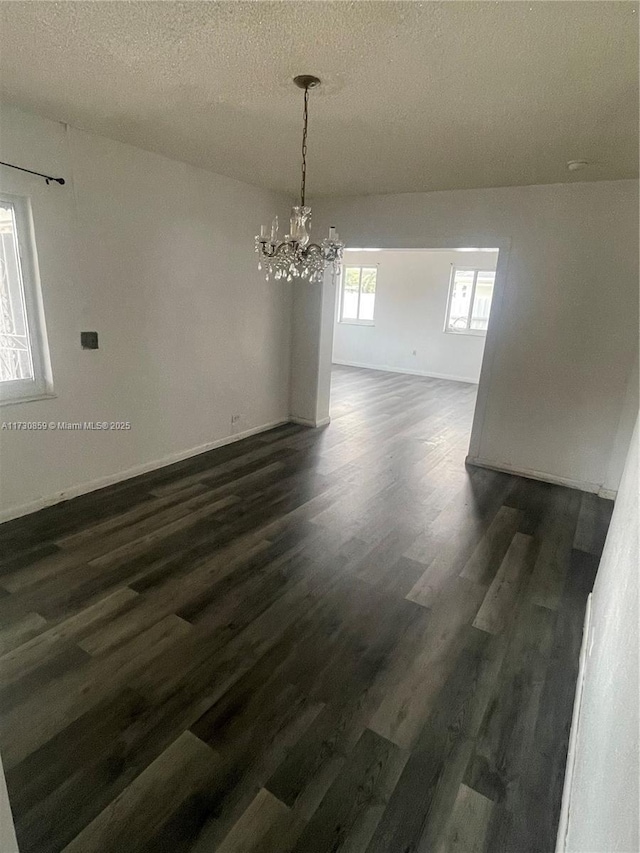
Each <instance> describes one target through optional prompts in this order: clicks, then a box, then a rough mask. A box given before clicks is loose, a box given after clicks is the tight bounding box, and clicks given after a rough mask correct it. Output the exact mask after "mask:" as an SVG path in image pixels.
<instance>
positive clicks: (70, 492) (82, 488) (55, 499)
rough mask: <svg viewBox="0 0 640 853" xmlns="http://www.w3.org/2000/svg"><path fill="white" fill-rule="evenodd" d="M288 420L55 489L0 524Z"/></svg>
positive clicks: (3, 516)
mask: <svg viewBox="0 0 640 853" xmlns="http://www.w3.org/2000/svg"><path fill="white" fill-rule="evenodd" d="M286 423H289V418H285V419H283V420H279V421H273V423H269V424H262V425H261V426H257V427H252V429H247V430H244V431H243V432H239V433H236V434H235V435H228V436H225V437H224V438H218V439H216V440H215V441H208V442H206V444H200V445H199V446H198V447H192V448H190V449H189V450H181V451H179V452H178V453H172V454H170V455H169V456H165V457H164V458H162V459H157V460H154V461H153V462H145V463H143V464H142V465H135V466H134V467H133V468H127V470H125V471H118V473H116V474H109V475H107V476H106V477H99V478H98V479H96V480H90V481H89V482H86V483H80V484H79V485H77V486H70V487H69V488H68V489H65V490H64V491H62V492H55V493H54V494H53V495H48V496H47V497H43V498H38V499H37V500H35V501H31V502H30V503H28V504H22V506H17V507H11V508H10V509H6V510H4V511H2V512H0V523H2V522H4V521H11V519H13V518H20V517H21V516H23V515H29V514H30V513H32V512H37V511H38V510H40V509H45V507H48V506H53V505H54V504H57V503H61V502H62V501H68V500H71V498H77V497H79V496H80V495H86V494H88V493H89V492H95V491H97V490H98V489H104V488H105V487H106V486H113V485H114V484H115V483H120V482H121V481H123V480H130V479H131V478H132V477H138V476H140V474H146V473H147V472H149V471H155V470H156V469H158V468H164V467H165V466H167V465H172V464H173V463H174V462H181V461H182V460H183V459H189V458H190V457H191V456H198V455H199V454H200V453H206V452H207V450H215V448H216V447H223V446H224V445H226V444H233V442H235V441H241V440H242V439H243V438H249V437H250V436H252V435H257V434H258V433H260V432H266V431H267V430H270V429H274V428H275V427H277V426H282V424H286Z"/></svg>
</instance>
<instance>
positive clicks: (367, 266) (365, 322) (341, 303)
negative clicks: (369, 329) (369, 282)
mask: <svg viewBox="0 0 640 853" xmlns="http://www.w3.org/2000/svg"><path fill="white" fill-rule="evenodd" d="M348 269H351V270H360V275H359V277H358V314H359V313H360V297H361V296H362V270H375V272H376V290H375V293H374V300H373V319H372V320H360V319H357V318H353V317H346V318H345V317H343V313H344V290H345V284H346V281H347V270H348ZM341 272H342V275H341V277H340V279H341V280H340V299H339V300H338V323H344V324H345V325H347V326H375V324H376V322H375V315H376V299H375V297H376V296H377V295H378V264H343V265H342V271H341Z"/></svg>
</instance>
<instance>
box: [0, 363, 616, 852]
mask: <svg viewBox="0 0 640 853" xmlns="http://www.w3.org/2000/svg"><path fill="white" fill-rule="evenodd" d="M474 401H475V387H474V386H471V385H464V384H458V383H453V382H446V381H440V380H435V379H426V378H419V377H413V376H401V375H395V374H388V373H380V372H374V371H364V370H355V369H349V368H336V369H335V372H334V379H333V419H332V422H331V425H330V426H329V427H327V428H325V429H322V430H310V429H305V428H303V427H299V426H294V425H287V426H283V427H280V428H278V429H275V430H272V431H271V432H268V433H263V434H262V435H259V436H256V437H253V438H249V439H246V440H244V441H242V442H239V443H237V444H233V445H229V446H227V447H223V448H220V449H218V450H215V451H212V452H209V453H206V454H203V455H201V456H198V457H195V458H192V459H189V460H186V461H183V462H180V463H178V464H176V465H173V466H171V467H169V468H164V469H162V470H159V471H155V472H152V473H150V474H147V475H145V476H143V477H141V478H138V479H136V480H131V481H127V482H124V483H121V484H119V485H117V486H113V487H110V488H109V489H106V490H103V491H101V492H96V493H93V494H90V495H86V496H84V497H82V498H78V499H76V500H74V501H70V502H67V503H64V504H59V505H57V506H55V507H51V508H49V509H47V510H44V511H42V512H40V513H38V514H36V515H32V516H30V517H27V518H24V519H19V520H16V521H14V522H10V523H7V524H5V525H3V526H2V527H0V545H1V547H2V559H1V567H0V613H1V615H2V620H1V626H2V627H1V631H0V642H1V643H2V657H1V659H0V670H1V676H2V705H1V708H0V718H1V719H0V723H1V726H0V729H1V736H0V752H1V754H2V757H3V761H4V765H5V770H6V775H7V784H8V788H9V793H10V798H11V802H12V806H13V811H14V816H15V822H16V829H17V834H18V839H19V843H20V849H21V851H22V853H54V851H61V850H65V851H67V853H112V851H113V853H129V852H130V851H137V852H138V851H139V853H159V851H167V853H169V851H170V853H180V852H181V851H191V852H192V853H213V851H216V853H268V851H269V853H285V851H295V853H338V851H339V853H347V851H348V853H427V852H430V851H434V853H449V851H456V853H468V851H474V853H476V852H477V853H480V851H487V853H497V851H505V853H520V851H523V853H524V851H527V852H528V851H537V852H538V853H552V851H553V850H554V844H555V834H556V828H557V823H558V815H559V808H560V798H561V790H562V782H563V776H564V765H565V758H566V750H567V740H568V732H569V726H570V721H571V712H572V705H573V696H574V688H575V681H576V675H577V665H578V652H579V646H580V641H581V633H582V623H583V615H584V608H585V602H586V598H587V595H588V593H589V591H590V589H591V587H592V584H593V579H594V576H595V572H596V568H597V564H598V560H599V555H600V553H601V550H602V545H603V541H604V537H605V534H606V529H607V526H608V522H609V516H610V510H611V504H610V503H608V502H605V501H602V500H600V499H598V498H596V497H594V496H593V495H587V494H582V493H580V492H577V491H572V490H569V489H565V488H560V487H557V486H551V485H547V484H542V483H537V482H534V481H530V480H523V479H519V478H517V477H512V476H508V475H506V474H500V473H495V472H491V471H486V470H482V469H472V468H469V469H468V470H467V469H465V466H464V457H465V453H466V448H467V445H468V438H469V431H470V426H471V419H472V413H473V406H474Z"/></svg>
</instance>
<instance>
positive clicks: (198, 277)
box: [0, 108, 291, 518]
mask: <svg viewBox="0 0 640 853" xmlns="http://www.w3.org/2000/svg"><path fill="white" fill-rule="evenodd" d="M1 119H2V126H1V131H2V132H1V137H0V145H1V154H2V156H1V157H0V159H2V160H7V161H9V162H12V163H17V164H19V165H24V166H26V167H28V168H31V169H35V170H38V171H45V172H49V173H51V174H54V175H56V176H57V175H60V176H62V177H64V178H65V179H66V180H67V183H66V185H65V186H64V187H60V186H58V185H57V184H54V185H51V186H46V184H45V183H44V181H43V180H41V179H38V178H35V177H31V176H29V175H25V174H23V173H20V172H16V171H13V170H10V169H6V168H3V169H1V170H0V186H1V187H2V189H3V190H4V191H7V192H11V193H14V194H19V195H27V196H29V197H30V199H31V204H32V208H33V220H34V226H35V236H36V242H37V249H38V260H39V264H40V275H41V279H42V291H43V300H44V308H45V315H46V323H47V331H48V337H49V344H50V351H51V361H52V369H53V381H54V391H55V393H56V395H57V396H56V398H55V399H52V400H44V401H38V402H31V403H21V404H18V405H11V406H5V407H2V408H0V420H2V421H26V420H28V421H46V422H48V421H85V420H107V421H111V420H118V421H130V422H131V424H132V429H131V431H130V432H107V433H103V432H68V433H62V432H52V431H47V432H35V433H34V432H6V431H5V432H2V431H0V466H1V467H0V518H6V517H10V516H11V515H13V514H18V513H19V512H21V511H26V510H28V509H33V508H36V507H37V506H38V505H40V503H41V502H42V501H43V500H47V499H55V497H56V496H59V495H60V493H61V492H64V493H66V494H73V493H75V492H76V491H77V490H79V489H80V490H81V487H82V488H85V487H88V485H94V486H95V485H100V484H103V483H104V482H107V481H109V480H113V479H119V478H120V477H121V476H122V475H123V474H124V473H125V472H127V473H129V474H131V473H135V472H136V471H138V470H141V469H144V468H149V467H152V466H155V465H157V464H160V463H161V462H163V461H164V462H166V461H172V460H173V459H174V458H177V457H179V456H184V455H189V454H191V453H195V452H197V451H198V449H204V448H205V447H206V446H208V445H210V444H211V443H215V442H220V441H223V440H225V439H227V438H228V437H229V436H230V435H231V433H232V428H231V416H232V414H239V415H240V416H241V418H240V422H239V423H238V425H237V426H236V427H234V430H233V431H234V432H243V431H245V430H251V429H254V428H259V427H262V426H265V425H268V424H273V423H276V422H280V421H283V420H287V418H288V415H289V368H290V365H289V350H290V316H291V304H290V302H291V294H290V286H288V285H286V284H283V283H280V282H269V283H267V282H265V281H264V277H263V276H262V275H261V274H260V273H259V272H258V271H257V269H256V256H255V255H254V253H253V237H254V235H255V233H256V232H257V230H258V228H259V225H260V223H261V222H266V221H269V220H270V218H271V217H272V216H273V214H274V213H275V212H278V213H280V214H282V213H285V212H286V210H287V207H288V206H289V205H288V201H287V199H286V198H285V197H283V196H279V195H277V194H274V193H270V192H267V191H264V190H260V189H256V188H254V187H251V186H248V185H246V184H243V183H240V182H238V181H234V180H231V179H229V178H225V177H222V176H219V175H215V174H212V173H210V172H207V171H204V170H200V169H196V168H193V167H191V166H187V165H185V164H183V163H179V162H176V161H173V160H169V159H167V158H164V157H161V156H158V155H156V154H152V153H149V152H146V151H142V150H139V149H137V148H133V147H131V146H128V145H123V144H121V143H118V142H113V141H110V140H107V139H103V138H100V137H97V136H92V135H89V134H86V133H82V132H80V131H77V130H73V129H69V130H67V129H66V128H65V127H64V126H63V125H61V124H58V123H55V122H50V121H48V120H45V119H41V118H39V117H35V116H32V115H27V114H25V113H22V112H19V111H16V110H14V109H10V108H3V110H2V114H1ZM81 330H91V331H93V330H95V331H97V332H98V334H99V340H100V348H99V350H97V351H86V350H82V349H81V348H80V331H81Z"/></svg>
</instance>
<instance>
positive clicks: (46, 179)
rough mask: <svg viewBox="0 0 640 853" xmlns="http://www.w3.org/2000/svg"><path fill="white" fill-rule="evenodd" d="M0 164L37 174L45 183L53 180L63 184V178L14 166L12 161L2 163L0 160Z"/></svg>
mask: <svg viewBox="0 0 640 853" xmlns="http://www.w3.org/2000/svg"><path fill="white" fill-rule="evenodd" d="M0 166H8V167H9V168H10V169H18V171H19V172H28V173H29V174H30V175H37V176H38V177H39V178H44V179H45V181H46V182H47V184H50V183H51V181H55V182H56V184H60V185H62V184H64V182H65V180H64V178H54V177H53V176H52V175H45V174H43V173H42V172H34V171H32V170H31V169H24V168H23V167H22V166H14V165H13V163H3V162H2V161H1V160H0Z"/></svg>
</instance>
